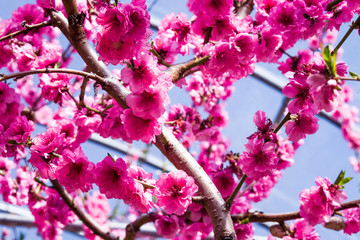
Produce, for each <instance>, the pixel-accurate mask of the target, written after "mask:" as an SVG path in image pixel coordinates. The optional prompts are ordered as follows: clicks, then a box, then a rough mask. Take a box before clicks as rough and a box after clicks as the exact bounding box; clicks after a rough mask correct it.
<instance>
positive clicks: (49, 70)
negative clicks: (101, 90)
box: [0, 68, 104, 82]
mask: <svg viewBox="0 0 360 240" xmlns="http://www.w3.org/2000/svg"><path fill="white" fill-rule="evenodd" d="M41 73H68V74H74V75H80V76H83V77H88V78H91V79H94V80H95V81H99V82H103V81H104V79H103V78H102V77H99V76H97V75H95V74H92V73H88V72H84V71H79V70H74V69H67V68H45V69H36V70H30V71H23V72H17V73H12V74H8V75H4V74H3V75H0V82H2V81H6V80H8V79H12V78H23V77H25V76H28V75H34V74H41Z"/></svg>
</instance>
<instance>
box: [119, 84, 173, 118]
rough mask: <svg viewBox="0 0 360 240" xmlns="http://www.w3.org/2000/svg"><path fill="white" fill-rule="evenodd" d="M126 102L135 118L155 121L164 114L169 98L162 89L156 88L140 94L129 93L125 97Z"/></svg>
mask: <svg viewBox="0 0 360 240" xmlns="http://www.w3.org/2000/svg"><path fill="white" fill-rule="evenodd" d="M126 102H127V103H128V105H129V107H130V108H131V109H132V111H133V114H134V115H135V116H137V117H141V118H143V119H153V118H155V119H156V118H159V117H160V116H161V115H162V114H163V113H164V112H165V110H166V109H165V107H166V106H167V105H168V104H169V103H170V98H169V96H168V95H167V92H165V91H164V90H163V89H161V88H156V89H154V90H152V91H144V92H142V93H141V94H133V93H131V94H129V95H128V96H127V97H126Z"/></svg>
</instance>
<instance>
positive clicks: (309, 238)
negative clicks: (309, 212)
mask: <svg viewBox="0 0 360 240" xmlns="http://www.w3.org/2000/svg"><path fill="white" fill-rule="evenodd" d="M291 231H293V232H294V237H295V238H296V239H306V240H320V236H319V234H318V233H317V232H316V231H315V228H314V227H313V226H311V225H309V224H308V223H307V222H306V221H305V220H304V219H296V220H295V223H294V225H293V226H291Z"/></svg>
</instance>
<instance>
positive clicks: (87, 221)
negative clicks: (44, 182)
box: [50, 180, 119, 240]
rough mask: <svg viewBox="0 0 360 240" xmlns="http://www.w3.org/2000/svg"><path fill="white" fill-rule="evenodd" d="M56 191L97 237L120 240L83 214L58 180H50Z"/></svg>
mask: <svg viewBox="0 0 360 240" xmlns="http://www.w3.org/2000/svg"><path fill="white" fill-rule="evenodd" d="M50 181H51V183H52V184H53V187H54V189H55V190H56V191H57V192H58V194H59V195H60V197H61V198H62V199H63V201H64V202H65V203H66V205H67V206H68V207H69V208H70V210H71V211H73V212H74V213H75V214H76V216H78V218H79V219H80V220H81V221H82V222H83V223H84V224H85V225H86V226H87V227H88V228H89V229H90V230H91V231H92V232H93V233H94V234H96V235H98V236H100V237H101V238H103V239H105V240H118V239H119V238H118V237H117V236H115V235H113V234H112V233H110V232H105V231H103V230H102V228H101V227H100V226H99V225H98V224H97V223H96V222H95V221H94V220H93V219H92V218H91V217H90V216H89V215H88V214H87V213H85V212H83V211H82V210H81V209H80V208H79V206H78V205H76V204H75V201H74V199H73V198H72V197H71V196H70V194H69V193H68V192H67V191H66V190H65V189H64V188H63V187H62V186H61V185H60V184H59V182H58V181H57V180H50Z"/></svg>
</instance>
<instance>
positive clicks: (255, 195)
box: [244, 170, 281, 202]
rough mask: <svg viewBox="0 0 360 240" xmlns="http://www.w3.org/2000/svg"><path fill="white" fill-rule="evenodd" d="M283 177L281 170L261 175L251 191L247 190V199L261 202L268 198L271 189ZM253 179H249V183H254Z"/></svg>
mask: <svg viewBox="0 0 360 240" xmlns="http://www.w3.org/2000/svg"><path fill="white" fill-rule="evenodd" d="M280 177H281V172H280V171H276V170H274V171H273V172H272V173H271V174H270V175H268V176H264V177H261V178H260V179H259V180H257V181H256V182H255V184H254V185H253V186H252V187H251V188H250V190H249V191H247V192H245V194H244V196H245V197H246V199H247V200H249V201H252V202H260V201H262V200H263V199H265V198H267V197H268V196H269V194H270V193H271V190H272V189H273V188H274V187H275V185H276V184H277V183H278V181H279V178H280ZM252 181H253V180H252V179H248V180H247V182H248V184H252Z"/></svg>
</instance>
